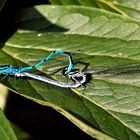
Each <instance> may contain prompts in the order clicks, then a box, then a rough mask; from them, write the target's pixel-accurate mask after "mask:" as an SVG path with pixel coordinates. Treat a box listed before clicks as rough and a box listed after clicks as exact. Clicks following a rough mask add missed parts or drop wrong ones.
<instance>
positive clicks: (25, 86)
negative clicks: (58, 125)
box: [0, 0, 140, 140]
mask: <svg viewBox="0 0 140 140" xmlns="http://www.w3.org/2000/svg"><path fill="white" fill-rule="evenodd" d="M50 2H51V3H52V4H54V5H51V4H50V5H37V6H34V7H29V8H26V9H22V10H20V11H18V12H17V13H16V14H15V15H14V26H15V27H17V30H16V31H15V32H14V33H13V35H12V36H10V37H9V38H8V40H7V41H6V42H5V43H4V45H2V47H1V50H0V63H1V64H13V65H15V66H19V67H20V66H21V65H33V64H34V60H40V58H43V57H44V56H46V55H48V54H49V53H50V52H51V51H53V50H54V49H63V50H65V51H68V52H72V54H73V59H74V61H75V62H77V63H76V64H75V67H77V68H79V67H80V68H83V67H84V66H83V64H84V63H85V64H89V65H88V68H87V71H90V72H91V73H92V76H93V78H92V81H91V83H88V84H87V85H86V89H85V91H84V92H82V91H81V89H80V88H78V89H64V88H59V87H56V86H53V85H50V84H46V83H42V82H39V81H35V80H33V79H22V83H20V84H18V85H17V84H16V83H15V82H13V81H14V77H8V78H7V79H6V80H4V81H1V82H2V83H3V84H4V85H5V86H7V87H8V88H9V90H11V91H13V92H15V93H17V94H19V95H21V96H24V97H26V98H27V99H30V100H32V101H34V102H37V103H39V104H41V105H43V106H44V105H45V106H50V107H52V108H54V109H55V110H57V111H58V112H60V113H61V114H63V115H64V116H65V117H66V118H68V119H69V120H70V121H71V122H73V123H74V124H75V125H77V126H78V127H79V128H80V129H81V130H83V131H84V132H86V133H87V134H89V135H90V136H91V137H93V138H96V139H106V140H109V139H120V140H138V139H140V123H139V122H140V109H139V106H140V80H139V79H140V78H139V77H140V55H139V51H140V21H139V15H140V14H139V12H140V10H139V5H140V2H139V1H137V0H133V1H129V2H126V1H125V0H124V1H123V0H117V1H113V0H108V1H107V0H87V1H84V0H50ZM65 64H66V63H65ZM54 66H55V67H54ZM62 66H63V64H57V63H54V64H53V66H52V65H48V66H47V70H46V69H45V66H42V67H41V68H40V69H38V72H43V74H44V75H46V76H48V75H49V77H50V78H53V79H56V80H59V81H60V80H62V77H61V76H60V73H59V72H55V71H57V70H59V69H60V68H62ZM52 67H53V69H52ZM54 72H55V73H54ZM20 80H21V79H17V83H18V81H20ZM7 127H9V126H8V125H7ZM0 130H1V129H0ZM9 130H11V128H9ZM0 133H3V129H2V131H0ZM7 135H8V137H10V138H11V139H12V136H13V137H14V134H12V133H10V134H7ZM10 135H12V136H10Z"/></svg>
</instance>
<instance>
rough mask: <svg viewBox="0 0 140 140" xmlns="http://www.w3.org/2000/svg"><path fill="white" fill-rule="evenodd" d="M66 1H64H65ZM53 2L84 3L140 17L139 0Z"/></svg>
mask: <svg viewBox="0 0 140 140" xmlns="http://www.w3.org/2000/svg"><path fill="white" fill-rule="evenodd" d="M63 1H64V2H63ZM50 2H51V3H52V4H59V5H60V4H61V5H82V6H88V7H95V8H100V9H104V10H107V11H110V12H114V13H116V14H120V15H123V16H126V17H127V16H130V17H133V18H137V19H140V16H139V15H140V10H139V9H138V8H139V7H137V5H139V2H138V1H135V0H134V1H131V2H126V1H123V0H122V1H121V0H117V1H116V0H115V1H114V0H94V1H92V0H86V1H85V0H77V1H71V0H50Z"/></svg>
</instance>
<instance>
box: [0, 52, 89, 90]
mask: <svg viewBox="0 0 140 140" xmlns="http://www.w3.org/2000/svg"><path fill="white" fill-rule="evenodd" d="M56 54H61V55H64V56H67V57H68V60H69V65H68V66H67V67H63V68H62V69H61V74H62V76H65V77H67V78H69V79H70V80H72V81H73V84H68V83H62V82H59V81H56V80H53V79H50V78H47V77H44V76H40V75H37V74H32V73H29V72H27V71H30V70H33V69H36V68H39V67H40V66H41V65H43V64H44V63H45V62H48V61H49V60H50V59H51V58H52V57H53V56H54V55H56ZM0 74H2V75H4V77H3V78H2V79H4V78H6V77H7V76H15V77H29V78H33V79H36V80H39V81H42V82H46V83H50V84H53V85H56V86H59V87H63V88H77V87H79V86H81V85H84V84H85V83H86V82H87V80H88V79H87V74H86V73H84V72H82V71H81V70H80V69H75V68H74V63H73V60H72V55H71V53H68V52H64V51H62V50H54V51H53V52H52V53H50V54H49V55H48V56H47V57H45V59H43V60H41V61H39V62H38V63H36V64H35V65H33V66H27V67H21V68H17V67H15V66H13V65H0Z"/></svg>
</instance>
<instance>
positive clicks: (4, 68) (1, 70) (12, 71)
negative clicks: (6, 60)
mask: <svg viewBox="0 0 140 140" xmlns="http://www.w3.org/2000/svg"><path fill="white" fill-rule="evenodd" d="M56 54H61V55H66V56H67V57H68V59H69V66H68V69H67V71H66V74H67V73H69V72H70V71H71V70H72V69H73V61H72V57H71V54H70V53H68V52H64V51H62V50H54V51H53V52H52V53H51V54H49V55H48V56H47V57H45V59H43V60H41V61H39V62H38V63H36V64H35V65H33V66H27V67H23V68H17V67H15V66H13V65H0V74H4V75H5V76H4V77H3V78H5V77H6V76H8V75H14V76H17V75H19V74H20V73H22V72H26V71H28V70H32V69H36V68H38V67H40V66H41V65H42V64H44V63H45V62H46V61H48V60H49V59H50V58H51V57H52V56H54V55H56ZM3 78H2V79H3Z"/></svg>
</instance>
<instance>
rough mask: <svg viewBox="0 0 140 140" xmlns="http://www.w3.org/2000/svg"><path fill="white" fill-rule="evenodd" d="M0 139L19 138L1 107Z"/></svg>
mask: <svg viewBox="0 0 140 140" xmlns="http://www.w3.org/2000/svg"><path fill="white" fill-rule="evenodd" d="M0 139H1V140H17V138H16V136H15V134H14V132H13V130H12V128H11V126H10V123H9V122H8V120H7V119H6V117H5V115H4V114H3V112H2V110H1V109H0Z"/></svg>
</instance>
